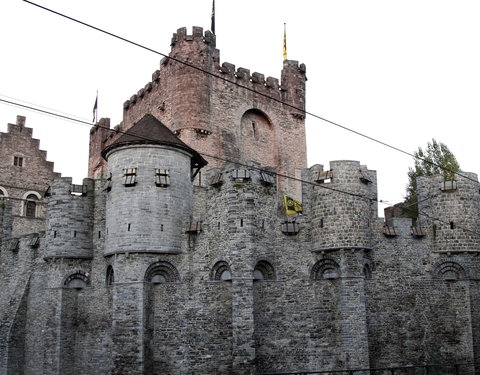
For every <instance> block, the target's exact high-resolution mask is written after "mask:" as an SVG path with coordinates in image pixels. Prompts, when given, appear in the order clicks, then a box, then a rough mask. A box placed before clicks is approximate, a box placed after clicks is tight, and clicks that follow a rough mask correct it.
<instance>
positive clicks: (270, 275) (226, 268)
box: [64, 258, 371, 288]
mask: <svg viewBox="0 0 480 375" xmlns="http://www.w3.org/2000/svg"><path fill="white" fill-rule="evenodd" d="M363 272H364V276H365V277H366V278H370V277H371V268H370V265H369V264H365V265H364V269H363ZM85 275H86V274H85V273H82V272H80V271H79V272H77V273H75V274H73V275H71V276H69V277H67V279H66V280H65V282H64V286H65V287H70V288H82V287H85V286H87V285H89V284H90V281H89V279H88V275H87V276H85ZM339 277H340V267H339V265H338V263H337V262H336V261H334V260H333V259H331V258H323V259H321V260H319V261H318V262H316V263H315V264H314V266H313V267H312V268H311V272H310V278H311V279H314V280H317V279H336V278H339ZM252 278H253V280H276V278H277V277H276V272H275V268H274V267H273V266H272V264H271V263H270V262H268V261H266V260H261V261H259V262H257V264H256V265H255V268H254V269H253V272H252ZM231 279H232V272H231V269H230V265H229V264H228V263H227V262H226V261H218V262H217V263H215V265H214V266H213V267H212V270H211V271H210V280H212V281H228V280H231ZM145 281H146V282H151V283H154V284H163V283H171V282H178V281H180V274H179V272H178V270H177V269H176V268H175V266H174V265H172V264H171V263H169V262H165V261H161V262H156V263H154V264H152V265H151V266H150V267H148V269H147V271H146V272H145ZM114 282H115V273H114V270H113V267H112V266H111V265H109V266H108V267H107V271H106V276H105V283H106V284H107V285H112V284H113V283H114Z"/></svg>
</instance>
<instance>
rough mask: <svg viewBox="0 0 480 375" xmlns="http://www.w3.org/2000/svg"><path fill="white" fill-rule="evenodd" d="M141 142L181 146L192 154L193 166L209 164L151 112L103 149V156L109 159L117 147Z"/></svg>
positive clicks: (180, 147)
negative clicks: (108, 156) (111, 152)
mask: <svg viewBox="0 0 480 375" xmlns="http://www.w3.org/2000/svg"><path fill="white" fill-rule="evenodd" d="M140 144H154V145H155V144H157V145H167V146H171V147H175V148H179V149H182V150H184V151H187V152H188V153H190V154H191V155H192V167H196V168H202V167H204V166H205V165H207V161H206V160H205V159H204V158H203V157H202V156H201V155H200V154H199V153H198V152H197V151H195V150H194V149H193V148H191V147H190V146H188V145H187V144H185V143H184V142H182V141H181V140H180V139H179V138H178V137H177V136H176V135H175V134H173V133H172V131H171V130H170V129H168V128H167V127H166V126H165V125H164V124H162V123H161V122H160V121H159V120H158V119H157V118H156V117H155V116H152V115H151V114H145V116H143V117H142V118H141V119H140V120H139V121H138V122H137V123H136V124H135V125H133V126H132V127H131V128H130V129H128V131H126V132H125V134H124V135H122V136H121V137H120V138H118V139H117V140H116V141H115V142H113V143H112V144H110V145H108V146H107V147H105V148H104V149H103V151H102V157H103V158H104V159H105V160H107V155H108V153H109V152H110V151H112V150H113V149H115V148H117V147H120V146H127V145H140Z"/></svg>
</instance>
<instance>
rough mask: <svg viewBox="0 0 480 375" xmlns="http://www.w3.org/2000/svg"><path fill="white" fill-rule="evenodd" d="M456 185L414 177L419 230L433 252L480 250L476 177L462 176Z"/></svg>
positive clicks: (440, 180) (440, 177)
mask: <svg viewBox="0 0 480 375" xmlns="http://www.w3.org/2000/svg"><path fill="white" fill-rule="evenodd" d="M455 179H456V180H455V181H445V180H444V177H443V176H441V175H437V176H431V177H417V194H418V202H419V204H418V206H419V207H418V211H419V218H418V226H420V227H421V228H422V229H423V230H425V231H426V232H427V234H428V235H429V237H430V238H431V239H432V242H433V250H436V251H459V250H460V251H465V250H476V251H478V250H480V235H479V234H478V228H479V226H480V194H479V184H478V182H477V181H478V178H477V175H476V174H475V173H467V172H461V173H460V174H457V175H456V176H455Z"/></svg>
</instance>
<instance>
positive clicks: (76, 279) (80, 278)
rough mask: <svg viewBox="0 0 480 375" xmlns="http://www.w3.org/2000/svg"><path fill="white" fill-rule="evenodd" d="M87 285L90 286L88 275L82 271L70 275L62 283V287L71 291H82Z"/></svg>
mask: <svg viewBox="0 0 480 375" xmlns="http://www.w3.org/2000/svg"><path fill="white" fill-rule="evenodd" d="M88 285H90V279H89V278H88V274H87V273H85V272H82V271H78V272H76V273H74V274H71V275H70V276H68V277H67V278H66V279H65V281H64V283H63V286H64V287H66V288H73V289H83V288H85V287H86V286H88Z"/></svg>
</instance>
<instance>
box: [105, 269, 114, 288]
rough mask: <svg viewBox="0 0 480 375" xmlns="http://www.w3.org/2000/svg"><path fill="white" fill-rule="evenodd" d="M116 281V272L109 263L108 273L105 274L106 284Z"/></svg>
mask: <svg viewBox="0 0 480 375" xmlns="http://www.w3.org/2000/svg"><path fill="white" fill-rule="evenodd" d="M114 282H115V273H114V272H113V267H112V266H111V265H109V266H108V267H107V273H106V275H105V284H107V285H108V286H110V285H112V284H113V283H114Z"/></svg>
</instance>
